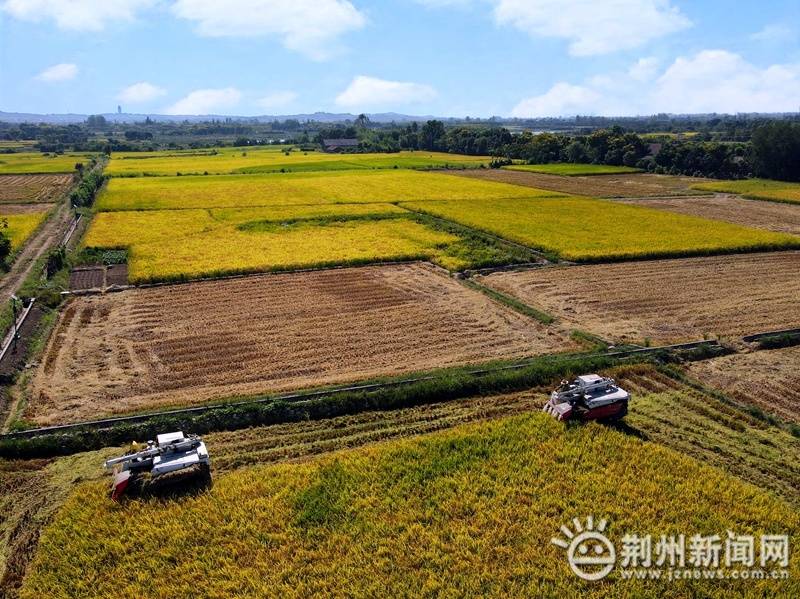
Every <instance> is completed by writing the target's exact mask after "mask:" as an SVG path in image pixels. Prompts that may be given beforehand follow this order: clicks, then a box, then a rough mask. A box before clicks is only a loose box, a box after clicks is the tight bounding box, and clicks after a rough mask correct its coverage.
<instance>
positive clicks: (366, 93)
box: [336, 75, 437, 110]
mask: <svg viewBox="0 0 800 599" xmlns="http://www.w3.org/2000/svg"><path fill="white" fill-rule="evenodd" d="M436 95H437V93H436V90H435V89H433V88H432V87H431V86H429V85H423V84H421V83H410V82H403V81H386V80H385V79H376V78H375V77H366V76H364V75H360V76H358V77H356V78H355V79H353V81H352V82H350V85H349V86H348V87H347V89H346V90H344V91H343V92H342V93H341V94H339V95H338V96H337V97H336V104H337V105H338V106H341V107H343V108H351V109H357V110H365V109H368V108H370V109H372V108H392V107H394V106H397V105H400V104H413V103H416V102H428V101H430V100H432V99H434V98H435V97H436Z"/></svg>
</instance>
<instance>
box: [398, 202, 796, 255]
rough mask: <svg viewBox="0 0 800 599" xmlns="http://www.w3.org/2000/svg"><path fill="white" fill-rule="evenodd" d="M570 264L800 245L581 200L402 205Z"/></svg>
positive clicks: (777, 236) (792, 239)
mask: <svg viewBox="0 0 800 599" xmlns="http://www.w3.org/2000/svg"><path fill="white" fill-rule="evenodd" d="M401 205H403V206H407V207H409V208H411V209H413V210H418V211H421V212H425V213H428V214H432V215H435V216H439V217H443V218H447V219H450V220H454V221H456V222H459V223H462V224H464V225H467V226H470V227H474V228H476V229H483V230H485V231H488V232H490V233H493V234H495V235H498V236H500V237H503V238H505V239H509V240H512V241H516V242H519V243H522V244H525V245H528V246H530V247H535V248H539V249H542V250H545V251H548V252H552V253H555V254H557V255H559V256H560V257H562V258H565V259H567V260H576V261H597V260H601V259H628V258H644V257H661V256H682V255H692V254H704V253H715V252H721V251H746V250H758V249H776V248H788V247H800V237H797V236H794V235H788V234H783V233H773V232H770V231H763V230H758V229H751V228H749V227H743V226H740V225H735V224H732V223H726V222H722V221H714V220H709V219H705V218H700V217H696V216H688V215H684V214H676V213H670V212H664V211H660V210H653V209H650V208H646V207H643V206H631V205H626V204H619V203H615V202H612V201H607V200H597V199H592V198H581V197H562V198H545V199H529V200H526V199H499V200H494V201H491V202H486V201H476V200H458V201H441V202H436V201H433V202H416V203H408V204H401Z"/></svg>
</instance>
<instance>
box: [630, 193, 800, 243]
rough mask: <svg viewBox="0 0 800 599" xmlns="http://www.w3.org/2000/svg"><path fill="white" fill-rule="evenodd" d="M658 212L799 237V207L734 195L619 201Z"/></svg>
mask: <svg viewBox="0 0 800 599" xmlns="http://www.w3.org/2000/svg"><path fill="white" fill-rule="evenodd" d="M617 201H618V202H620V203H621V204H636V205H637V206H646V207H647V208H655V209H657V210H667V211H669V212H678V213H680V214H689V215H692V216H701V217H703V218H710V219H714V220H723V221H726V222H729V223H734V224H737V225H744V226H746V227H756V228H758V229H766V230H768V231H777V232H779V233H792V234H794V235H800V205H797V204H783V203H779V202H763V201H760V200H747V199H744V198H740V197H738V196H734V195H726V194H717V195H715V196H698V197H684V198H652V199H636V200H625V199H620V200H617Z"/></svg>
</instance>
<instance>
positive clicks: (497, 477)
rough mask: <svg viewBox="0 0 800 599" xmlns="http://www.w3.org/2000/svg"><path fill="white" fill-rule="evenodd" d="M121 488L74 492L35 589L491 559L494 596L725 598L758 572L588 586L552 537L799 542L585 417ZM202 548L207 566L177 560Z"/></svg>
mask: <svg viewBox="0 0 800 599" xmlns="http://www.w3.org/2000/svg"><path fill="white" fill-rule="evenodd" d="M106 493H107V491H106V489H105V485H102V484H101V483H89V484H86V485H82V486H80V487H79V488H78V489H76V491H75V492H74V493H73V494H72V496H71V497H70V498H69V500H68V501H67V502H66V504H65V505H64V507H63V509H62V510H61V511H60V512H59V515H58V517H57V518H56V520H55V521H54V522H53V524H52V525H51V526H49V527H48V528H47V529H46V531H45V532H44V534H43V536H42V540H41V544H40V549H39V551H38V555H37V556H36V558H35V560H34V562H33V564H32V569H31V572H30V574H29V576H28V577H27V579H26V581H25V586H24V587H23V589H22V597H23V598H24V599H28V598H33V597H39V596H48V595H52V594H56V593H63V594H65V595H81V596H107V595H109V594H119V595H124V596H142V595H147V594H149V593H152V592H153V590H154V589H155V590H156V592H157V593H160V594H163V595H165V596H180V595H186V594H188V593H191V592H193V591H194V590H195V589H197V588H198V585H200V584H202V588H203V591H204V593H206V594H208V595H212V596H213V595H220V596H222V595H226V594H230V593H231V590H232V589H235V590H240V589H241V590H243V591H242V592H246V593H247V594H252V595H269V594H280V595H282V596H296V597H304V596H309V595H320V594H341V595H347V596H362V595H363V596H376V595H385V594H391V595H398V596H403V595H411V594H414V593H415V592H416V591H418V590H419V589H420V588H427V589H433V587H436V588H439V589H444V588H447V589H450V590H451V591H453V592H455V593H457V594H459V595H463V596H470V595H473V594H475V592H476V591H477V590H478V587H477V586H476V585H475V576H474V573H475V572H476V571H481V572H482V573H483V574H482V575H481V580H480V591H481V592H482V593H484V594H488V595H493V596H494V595H497V596H500V595H507V594H518V595H522V596H542V595H547V594H558V595H563V596H577V595H581V596H588V597H595V598H599V597H630V596H636V597H646V598H651V597H652V598H656V597H663V596H664V595H668V594H670V593H674V592H676V591H675V589H676V585H677V592H678V593H679V594H680V595H681V596H683V595H685V596H690V595H691V596H707V597H720V598H721V597H729V596H731V595H732V594H734V593H737V592H739V590H740V589H741V588H742V584H744V583H743V582H742V581H738V580H733V579H730V580H714V581H713V582H708V581H705V580H697V581H693V580H682V581H679V582H677V583H676V582H674V581H666V582H665V581H653V580H643V581H639V580H636V579H634V580H625V581H620V580H619V579H618V578H617V577H616V575H613V576H612V577H611V578H610V579H608V580H606V581H604V583H603V584H602V585H601V586H592V587H587V585H586V583H585V582H584V581H581V580H580V579H578V578H577V577H575V576H574V575H573V574H572V573H571V572H570V571H569V567H568V565H567V564H566V563H565V560H564V558H563V552H561V551H560V550H559V549H557V548H554V547H553V546H552V544H551V543H550V539H551V537H552V536H554V535H557V534H558V530H559V527H560V526H562V525H563V524H564V523H565V522H564V520H563V514H564V513H578V514H584V513H585V514H596V513H601V514H603V516H604V517H607V518H608V519H609V522H610V523H611V528H610V529H609V531H608V533H607V534H609V535H613V537H614V538H617V537H618V536H621V535H622V534H624V533H625V532H627V531H637V532H638V531H640V530H641V531H647V532H650V531H655V533H654V534H661V533H662V531H664V533H663V534H668V533H670V532H671V531H689V532H688V533H687V534H695V533H699V534H703V535H707V536H708V535H713V534H720V535H723V534H725V531H727V530H731V531H743V532H742V534H747V533H753V534H767V533H770V532H773V531H775V530H778V531H781V532H785V533H786V534H789V535H790V536H791V542H792V543H794V542H796V541H800V520H799V519H798V516H797V513H796V511H795V510H793V509H792V507H790V506H789V505H787V504H786V503H784V502H782V501H780V500H779V499H778V498H776V497H774V496H773V495H771V494H769V493H767V492H765V491H763V490H761V489H758V488H757V487H755V486H753V485H747V484H743V483H742V481H741V480H739V479H736V478H735V477H733V476H731V475H729V474H726V473H724V472H721V471H720V470H718V469H712V468H708V467H706V466H703V465H701V464H700V463H698V462H697V461H695V460H692V459H691V458H689V457H687V456H685V455H681V454H680V453H678V452H675V451H671V450H669V449H665V448H663V447H659V446H658V445H656V444H653V443H645V442H643V441H641V440H639V439H636V438H634V437H632V436H629V435H625V434H622V433H621V432H619V431H615V430H612V429H608V428H604V427H601V426H596V425H592V426H586V427H577V428H568V427H564V426H563V425H562V424H561V423H559V422H556V421H554V420H553V419H551V418H549V417H547V416H544V415H542V414H537V415H525V416H519V417H516V418H510V419H505V420H502V421H496V422H492V423H484V424H479V425H467V426H465V427H459V428H457V429H454V430H451V431H447V432H441V433H437V434H434V435H430V436H427V437H425V438H419V439H412V440H406V441H401V442H392V443H386V444H380V445H377V446H375V447H372V448H366V449H361V450H356V451H350V452H343V453H340V454H338V455H337V456H336V458H328V459H323V460H314V461H311V462H308V463H304V464H291V465H290V464H283V465H272V466H255V467H249V468H242V469H239V470H236V471H235V472H231V473H228V474H225V475H221V476H218V477H217V478H216V480H215V483H214V486H213V487H212V488H211V489H210V490H208V491H207V492H206V493H203V494H200V495H198V496H197V497H194V498H191V499H189V500H182V501H171V500H168V499H167V500H161V499H158V498H152V499H148V500H143V501H133V502H129V503H127V504H126V505H125V508H124V510H120V509H119V507H118V506H116V505H115V504H114V503H113V502H111V501H109V500H108V499H107V498H106V497H105V495H106ZM687 497H690V498H691V501H687ZM654 505H657V506H658V509H653V506H654ZM620 506H623V507H624V509H623V508H621V507H620ZM156 529H157V531H158V534H156V532H155V531H156ZM231 530H235V531H237V534H236V535H231V534H230V531H231ZM76 531H80V533H79V534H76ZM165 532H167V533H168V534H164V533H165ZM642 534H644V532H643V533H642ZM454 536H455V537H457V538H459V539H468V542H465V543H464V546H463V548H462V550H460V551H458V552H453V551H449V550H447V549H446V548H447V547H448V546H449V545H448V544H446V543H444V542H443V539H445V540H446V539H451V538H453V537H454ZM343 547H345V548H346V550H343V549H342V548H343ZM109 551H111V552H113V556H111V557H109ZM189 554H191V555H192V556H193V559H192V567H191V568H187V567H180V566H178V567H176V566H175V563H176V562H178V563H183V562H182V561H181V558H180V556H185V555H189ZM109 563H111V564H113V566H111V567H112V568H113V570H114V571H113V576H108V567H109V566H108V564H109ZM165 571H169V572H170V575H169V576H166V577H165V576H151V575H149V574H150V573H163V572H165ZM212 572H213V575H211V573H212ZM343 572H346V573H348V575H347V576H343V575H342V573H343ZM520 572H525V573H528V574H529V575H526V576H520V574H519V573H520ZM790 572H791V574H792V577H790V578H789V579H788V580H783V581H778V582H776V581H774V580H769V581H758V580H753V581H746V582H747V587H746V588H747V590H748V592H750V591H752V592H753V593H756V594H759V595H765V594H769V593H770V592H771V593H776V592H777V593H778V594H780V595H785V596H792V595H794V594H796V591H797V588H798V584H797V583H796V582H794V581H793V580H794V578H795V576H796V573H797V572H798V562H797V560H793V561H792V563H791V566H790ZM76 573H77V574H76ZM143 573H147V574H148V575H144V576H143V575H142V574H143ZM244 589H246V591H244Z"/></svg>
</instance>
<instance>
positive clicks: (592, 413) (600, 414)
mask: <svg viewBox="0 0 800 599" xmlns="http://www.w3.org/2000/svg"><path fill="white" fill-rule="evenodd" d="M630 399H631V394H630V393H628V392H627V391H625V389H623V388H622V387H620V386H619V385H617V384H616V382H615V381H614V379H612V378H609V377H602V376H599V375H597V374H586V375H582V376H579V377H576V378H575V379H574V380H572V381H561V384H560V385H559V386H558V388H557V389H556V390H555V391H553V392H552V393H551V394H550V399H549V400H548V402H547V403H546V404H545V405H544V408H543V410H544V411H545V412H546V413H548V414H550V415H551V416H553V417H554V418H555V419H557V420H619V419H620V418H623V417H624V416H625V415H626V414H627V413H628V402H629V401H630Z"/></svg>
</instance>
